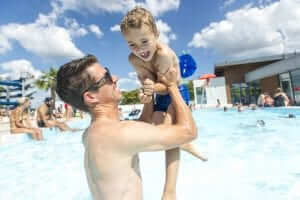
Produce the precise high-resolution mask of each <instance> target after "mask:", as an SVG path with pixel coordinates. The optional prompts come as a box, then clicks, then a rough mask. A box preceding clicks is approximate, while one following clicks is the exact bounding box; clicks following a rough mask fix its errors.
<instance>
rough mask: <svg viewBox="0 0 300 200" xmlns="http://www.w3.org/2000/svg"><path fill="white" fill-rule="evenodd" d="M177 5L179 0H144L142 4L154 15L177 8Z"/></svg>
mask: <svg viewBox="0 0 300 200" xmlns="http://www.w3.org/2000/svg"><path fill="white" fill-rule="evenodd" d="M179 5H180V0H163V1H162V0H145V4H144V6H145V7H146V8H148V9H149V10H150V11H151V12H152V14H153V15H154V16H159V15H162V14H163V13H165V12H167V11H170V10H177V9H178V8H179Z"/></svg>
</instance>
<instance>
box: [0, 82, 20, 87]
mask: <svg viewBox="0 0 300 200" xmlns="http://www.w3.org/2000/svg"><path fill="white" fill-rule="evenodd" d="M0 85H5V86H15V87H22V84H21V82H20V81H0Z"/></svg>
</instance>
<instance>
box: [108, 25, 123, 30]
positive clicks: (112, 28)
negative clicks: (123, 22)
mask: <svg viewBox="0 0 300 200" xmlns="http://www.w3.org/2000/svg"><path fill="white" fill-rule="evenodd" d="M110 31H112V32H118V31H121V28H120V25H119V24H116V25H114V26H112V27H110Z"/></svg>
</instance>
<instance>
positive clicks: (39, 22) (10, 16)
mask: <svg viewBox="0 0 300 200" xmlns="http://www.w3.org/2000/svg"><path fill="white" fill-rule="evenodd" d="M135 5H142V6H144V7H146V8H148V9H149V10H151V12H152V13H153V14H154V15H155V18H156V20H157V23H158V26H159V29H160V33H161V40H162V41H164V42H165V43H168V44H169V45H170V47H171V48H172V49H173V50H174V51H175V53H176V54H177V55H180V54H181V53H182V52H183V51H185V52H188V53H190V54H191V55H192V56H193V57H194V58H195V60H196V62H197V64H198V69H197V71H196V73H195V75H194V76H193V77H191V79H196V78H197V77H199V76H200V75H201V74H204V73H209V72H213V68H214V64H215V63H217V62H222V61H225V60H239V59H244V58H247V57H256V56H265V55H272V54H279V53H283V52H292V51H295V50H298V51H299V49H300V48H299V47H300V34H299V33H300V26H299V21H300V1H299V0H280V1H279V0H273V1H272V0H214V1H211V0H201V1H188V0H185V1H183V0H144V1H142V0H51V1H45V0H26V1H20V0H10V1H4V2H2V3H1V7H0V75H1V76H2V77H7V76H12V77H13V78H15V77H17V76H18V74H19V72H21V71H29V72H31V73H35V74H37V75H38V74H41V73H42V72H43V71H48V69H49V68H50V67H55V68H58V67H59V66H60V65H62V64H64V63H65V62H67V61H70V60H71V59H73V58H78V57H81V56H83V55H85V54H88V53H90V54H94V55H96V56H97V57H98V58H99V60H100V63H101V64H102V65H104V66H108V67H109V68H110V69H111V71H112V73H113V74H116V75H117V76H118V77H119V78H120V87H121V88H122V89H127V90H128V89H133V88H136V87H138V85H137V80H136V77H135V74H134V73H133V68H132V67H131V66H130V64H129V63H128V59H127V57H128V54H129V50H128V47H127V44H126V42H125V41H124V39H123V37H122V35H121V33H120V32H119V31H118V24H119V23H120V21H121V19H122V17H123V16H124V14H125V13H126V12H127V11H128V10H130V9H131V8H132V7H134V6H135Z"/></svg>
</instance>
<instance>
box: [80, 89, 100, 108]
mask: <svg viewBox="0 0 300 200" xmlns="http://www.w3.org/2000/svg"><path fill="white" fill-rule="evenodd" d="M83 99H84V102H85V103H86V104H88V105H92V104H94V103H97V102H98V99H97V98H96V94H94V93H92V92H89V91H87V92H85V93H84V94H83Z"/></svg>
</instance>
